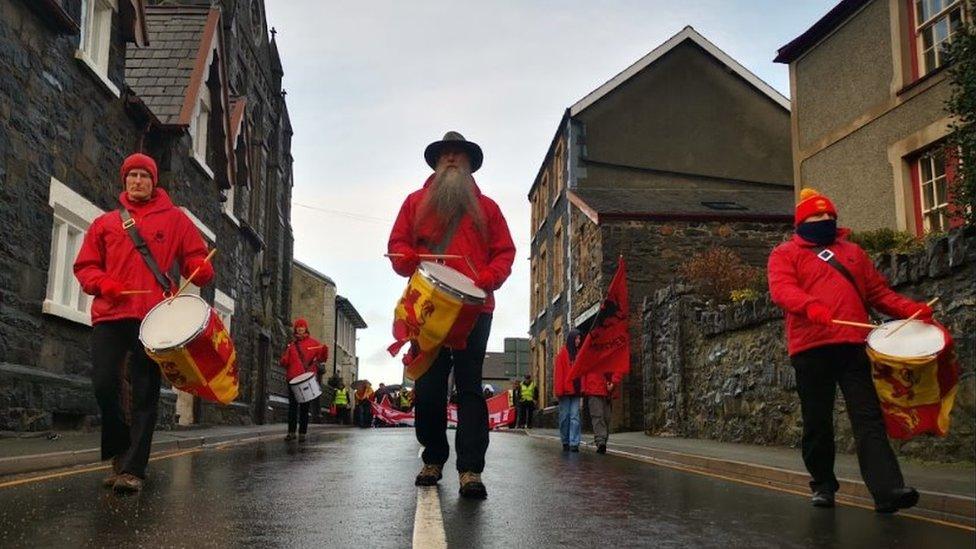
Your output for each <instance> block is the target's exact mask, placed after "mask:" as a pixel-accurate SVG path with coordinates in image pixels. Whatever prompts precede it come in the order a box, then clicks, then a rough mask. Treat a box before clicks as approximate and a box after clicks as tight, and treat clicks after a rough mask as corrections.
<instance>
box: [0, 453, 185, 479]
mask: <svg viewBox="0 0 976 549" xmlns="http://www.w3.org/2000/svg"><path fill="white" fill-rule="evenodd" d="M200 451H202V448H191V449H189V450H178V451H175V452H173V453H170V454H160V455H157V456H153V457H151V458H149V461H158V460H160V459H169V458H174V457H179V456H185V455H187V454H195V453H197V452H200ZM109 468H111V465H96V466H94V467H84V468H81V469H71V470H68V471H60V472H57V473H47V474H44V475H37V476H33V477H28V478H21V479H17V480H11V481H7V482H3V483H0V488H10V487H12V486H19V485H21V484H28V483H31V482H41V481H44V480H50V479H53V478H61V477H69V476H72V475H80V474H83V473H91V472H92V471H106V470H108V469H109Z"/></svg>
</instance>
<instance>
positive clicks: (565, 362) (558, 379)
mask: <svg viewBox="0 0 976 549" xmlns="http://www.w3.org/2000/svg"><path fill="white" fill-rule="evenodd" d="M571 365H572V362H571V361H570V360H569V351H568V350H567V349H566V346H565V345H563V347H562V348H561V349H559V353H557V354H556V365H555V366H554V367H553V370H552V392H553V394H554V395H555V396H556V398H559V397H564V396H580V394H581V393H582V379H579V378H577V379H574V380H570V379H569V377H568V374H569V367H570V366H571Z"/></svg>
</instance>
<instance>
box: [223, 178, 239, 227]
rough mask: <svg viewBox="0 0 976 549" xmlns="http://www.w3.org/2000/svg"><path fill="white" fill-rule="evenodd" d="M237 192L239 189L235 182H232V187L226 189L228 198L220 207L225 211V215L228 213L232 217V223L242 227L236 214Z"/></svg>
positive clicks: (229, 217) (228, 216)
mask: <svg viewBox="0 0 976 549" xmlns="http://www.w3.org/2000/svg"><path fill="white" fill-rule="evenodd" d="M236 194H237V189H236V188H235V186H234V184H233V183H231V185H230V188H229V189H227V190H226V191H224V197H225V198H226V200H224V203H223V205H221V207H220V209H221V211H222V212H223V213H224V215H226V216H227V218H228V219H230V221H231V223H233V224H234V225H237V226H238V227H240V226H241V222H240V221H239V220H238V219H237V216H236V215H234V198H235V196H236Z"/></svg>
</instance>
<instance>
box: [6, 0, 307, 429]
mask: <svg viewBox="0 0 976 549" xmlns="http://www.w3.org/2000/svg"><path fill="white" fill-rule="evenodd" d="M150 4H152V3H150V2H144V1H142V0H93V1H89V2H82V1H80V0H50V1H44V2H35V1H27V0H12V1H7V2H3V3H0V51H3V52H4V54H3V55H2V56H0V67H2V70H0V74H2V77H0V82H2V84H0V105H2V106H0V121H2V123H3V126H4V127H5V128H6V131H5V132H2V134H0V198H2V205H0V233H2V234H0V241H2V242H4V244H3V245H2V246H3V247H2V248H0V273H2V274H0V276H2V277H4V281H3V283H2V284H0V304H2V305H0V387H3V391H2V394H0V428H4V429H7V428H10V429H44V428H50V427H52V426H54V427H62V428H70V427H78V426H81V425H83V424H85V423H87V422H89V421H90V420H91V419H92V418H93V417H94V416H95V415H96V414H97V407H96V405H95V401H94V397H93V394H92V391H91V387H90V381H89V375H90V369H91V363H90V360H89V349H88V334H89V332H90V319H89V314H88V311H89V307H90V304H91V299H90V297H88V296H86V295H84V294H83V293H82V292H81V291H80V287H79V286H78V284H77V282H76V280H75V279H74V277H73V275H72V270H71V267H72V263H73V261H74V257H75V255H76V254H77V251H78V249H79V246H80V243H81V237H82V234H83V232H84V231H85V230H86V229H87V227H88V225H89V224H90V222H91V221H92V219H94V218H95V217H96V216H97V215H99V214H100V213H102V212H103V211H106V210H108V209H109V208H115V207H117V206H118V203H117V196H118V194H119V192H120V191H121V185H120V182H119V179H118V168H119V165H120V164H121V161H122V159H123V158H124V157H125V156H126V155H128V154H130V153H131V152H133V151H137V150H142V151H145V152H147V153H148V154H150V155H152V156H153V157H155V158H156V159H157V161H158V164H159V171H160V174H159V175H160V181H159V184H160V185H161V186H162V187H164V188H166V190H167V191H168V192H169V193H170V194H171V196H172V197H173V199H174V202H175V203H176V204H178V205H180V206H182V207H183V208H184V210H185V211H186V212H187V214H189V216H190V218H191V219H192V220H193V221H194V223H195V224H196V226H197V228H198V229H199V230H200V232H201V234H202V235H203V237H204V239H205V240H206V241H207V244H208V246H211V247H215V248H217V250H218V253H217V255H216V256H215V257H214V262H215V267H216V271H217V277H216V279H215V282H214V284H213V285H211V286H209V287H207V288H204V289H203V290H202V292H201V293H202V297H203V298H204V299H206V300H207V301H208V302H210V303H212V304H213V306H214V307H215V309H216V310H217V311H218V313H219V314H220V316H221V317H222V318H223V319H224V322H225V324H226V325H227V326H228V327H229V329H230V333H231V337H232V338H233V340H234V342H235V345H236V348H237V357H238V365H239V368H240V376H241V396H240V397H239V398H238V401H237V402H235V403H233V404H231V405H229V406H215V405H211V404H207V403H203V402H200V401H195V400H194V399H193V398H192V397H189V395H178V394H177V393H176V392H174V391H173V390H171V389H169V388H165V389H164V390H163V397H162V402H161V408H160V411H161V414H160V422H161V423H162V424H170V423H173V422H174V421H175V420H176V417H175V415H176V414H178V415H179V422H180V423H201V422H205V423H218V422H221V423H226V422H251V421H256V422H263V421H264V420H265V413H266V409H267V397H268V394H269V393H270V392H272V391H275V390H278V391H279V392H280V390H281V389H283V385H282V382H283V380H282V378H283V374H281V375H280V377H276V376H275V372H274V370H273V369H272V368H271V367H270V366H271V365H272V364H273V362H274V360H275V359H276V358H277V356H276V355H277V354H278V353H280V350H281V349H282V348H283V346H284V343H285V341H286V339H287V336H288V332H289V329H288V325H289V324H288V321H289V318H288V317H289V307H290V302H289V300H288V299H287V296H288V295H289V285H290V269H291V254H292V236H291V224H290V210H289V208H290V206H289V204H290V197H291V184H292V181H291V156H290V152H289V151H290V139H291V126H290V123H289V121H288V113H287V109H286V107H285V103H284V97H283V94H282V92H281V76H282V70H281V63H280V60H279V59H278V54H277V50H276V47H275V45H274V40H273V38H270V39H269V37H268V33H267V32H266V24H265V21H264V11H263V3H262V2H260V1H254V2H249V3H247V2H233V1H227V2H215V3H214V5H213V6H211V3H210V2H199V1H198V2H194V1H192V0H188V1H187V2H185V3H183V4H177V3H173V2H165V3H163V2H160V4H163V5H150Z"/></svg>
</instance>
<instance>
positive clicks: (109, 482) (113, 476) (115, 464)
mask: <svg viewBox="0 0 976 549" xmlns="http://www.w3.org/2000/svg"><path fill="white" fill-rule="evenodd" d="M121 473H122V457H121V456H115V457H114V458H112V472H111V473H109V474H108V476H106V477H105V478H103V479H102V487H103V488H111V487H113V486H115V481H116V480H118V479H119V475H120V474H121Z"/></svg>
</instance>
